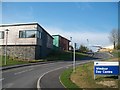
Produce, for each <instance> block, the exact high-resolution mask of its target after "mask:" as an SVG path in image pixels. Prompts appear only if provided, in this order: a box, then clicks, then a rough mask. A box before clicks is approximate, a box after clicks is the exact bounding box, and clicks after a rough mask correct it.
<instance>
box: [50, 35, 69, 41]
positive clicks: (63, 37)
mask: <svg viewBox="0 0 120 90" xmlns="http://www.w3.org/2000/svg"><path fill="white" fill-rule="evenodd" d="M52 36H53V37H54V36H59V37H62V38H64V39H66V40H68V41H69V42H70V40H69V39H67V38H65V37H63V36H61V35H52Z"/></svg>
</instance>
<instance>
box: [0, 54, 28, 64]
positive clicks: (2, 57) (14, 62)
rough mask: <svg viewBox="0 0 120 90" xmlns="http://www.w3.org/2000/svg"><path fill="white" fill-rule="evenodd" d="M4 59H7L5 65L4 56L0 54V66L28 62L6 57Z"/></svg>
mask: <svg viewBox="0 0 120 90" xmlns="http://www.w3.org/2000/svg"><path fill="white" fill-rule="evenodd" d="M6 61H7V63H6V65H5V64H4V63H5V57H4V56H0V66H10V65H17V64H26V63H29V62H28V61H20V60H12V59H10V58H8V57H7V59H6Z"/></svg>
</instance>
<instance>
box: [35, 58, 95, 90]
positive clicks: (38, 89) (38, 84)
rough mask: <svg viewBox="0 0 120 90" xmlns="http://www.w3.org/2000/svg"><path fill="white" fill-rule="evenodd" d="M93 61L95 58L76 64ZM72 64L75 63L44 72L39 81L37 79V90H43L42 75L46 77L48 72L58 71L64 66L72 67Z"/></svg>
mask: <svg viewBox="0 0 120 90" xmlns="http://www.w3.org/2000/svg"><path fill="white" fill-rule="evenodd" d="M92 61H93V60H90V61H82V62H80V63H77V64H76V65H79V64H85V63H88V62H92ZM72 65H73V64H70V65H67V66H62V67H59V68H56V69H53V70H50V71H48V72H45V73H43V74H42V75H41V76H40V77H39V79H38V81H37V90H41V87H40V81H41V79H42V77H44V76H45V75H46V74H48V73H50V72H53V71H56V70H59V69H62V68H66V67H70V66H72Z"/></svg>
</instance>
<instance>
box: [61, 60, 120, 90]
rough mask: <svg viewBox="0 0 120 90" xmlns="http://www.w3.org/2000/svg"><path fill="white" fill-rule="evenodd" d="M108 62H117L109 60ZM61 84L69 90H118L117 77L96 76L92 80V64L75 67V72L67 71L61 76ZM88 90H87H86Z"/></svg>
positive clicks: (119, 83)
mask: <svg viewBox="0 0 120 90" xmlns="http://www.w3.org/2000/svg"><path fill="white" fill-rule="evenodd" d="M109 61H117V60H116V59H111V60H109ZM60 78H61V82H62V83H63V85H64V86H65V87H66V88H68V89H69V90H71V89H72V90H74V89H73V88H86V89H85V90H87V88H92V89H94V90H98V89H99V90H100V89H102V90H108V89H110V88H111V89H115V88H118V86H119V85H120V81H119V80H118V76H96V80H94V64H93V62H91V63H87V64H83V65H80V66H78V67H76V72H75V73H73V72H72V69H68V70H66V71H64V72H63V73H62V74H61V77H60ZM88 90H89V89H88Z"/></svg>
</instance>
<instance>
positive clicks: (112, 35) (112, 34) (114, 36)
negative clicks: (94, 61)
mask: <svg viewBox="0 0 120 90" xmlns="http://www.w3.org/2000/svg"><path fill="white" fill-rule="evenodd" d="M109 39H110V41H111V42H112V43H113V46H114V49H116V47H117V44H118V30H117V29H113V30H112V31H111V32H110V36H109Z"/></svg>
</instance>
